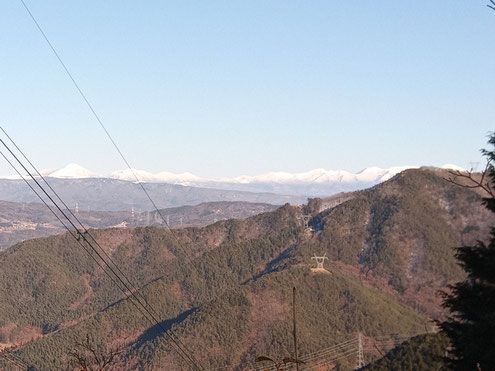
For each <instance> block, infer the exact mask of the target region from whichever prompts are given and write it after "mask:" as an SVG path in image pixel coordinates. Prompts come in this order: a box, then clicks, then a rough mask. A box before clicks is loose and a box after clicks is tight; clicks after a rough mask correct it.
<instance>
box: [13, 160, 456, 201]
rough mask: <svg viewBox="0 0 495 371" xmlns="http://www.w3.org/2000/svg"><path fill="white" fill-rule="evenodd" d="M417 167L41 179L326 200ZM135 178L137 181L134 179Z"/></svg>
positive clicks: (73, 173) (127, 172) (73, 169)
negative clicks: (104, 180) (173, 186)
mask: <svg viewBox="0 0 495 371" xmlns="http://www.w3.org/2000/svg"><path fill="white" fill-rule="evenodd" d="M416 168H418V166H394V167H390V168H387V169H382V168H380V167H376V166H372V167H367V168H364V169H363V170H361V171H359V172H356V173H353V172H350V171H345V170H326V169H323V168H318V169H313V170H309V171H306V172H300V173H289V172H283V171H276V172H268V173H264V174H259V175H241V176H237V177H233V178H217V179H207V178H200V177H198V176H196V175H194V174H191V173H187V172H185V173H181V174H176V173H171V172H167V171H162V172H158V173H151V172H149V171H145V170H139V169H132V170H131V169H124V170H117V171H113V172H112V173H110V175H107V176H102V175H98V174H96V173H94V172H92V171H90V170H88V169H86V168H84V167H82V166H80V165H78V164H74V163H71V164H68V165H67V166H65V167H64V168H62V169H59V170H55V171H53V170H52V171H43V172H42V174H43V175H44V176H49V177H52V178H61V179H87V178H109V179H117V180H124V181H130V182H136V181H137V179H138V180H139V182H143V183H168V184H176V185H182V186H191V187H202V188H215V189H222V190H235V191H247V192H257V193H266V192H269V193H277V194H282V195H292V196H305V197H306V196H309V197H315V196H320V197H321V196H330V195H332V194H336V193H339V192H350V191H355V190H358V189H364V188H368V187H371V186H373V185H376V184H378V183H382V182H384V181H386V180H389V179H390V178H392V177H393V176H394V175H396V174H398V173H400V172H402V171H404V170H406V169H416ZM441 168H442V169H452V170H459V171H464V169H463V168H461V167H459V166H457V165H452V164H448V165H444V166H442V167H441ZM136 177H137V179H136ZM3 178H4V179H20V177H18V176H10V177H3Z"/></svg>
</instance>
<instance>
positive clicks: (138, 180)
mask: <svg viewBox="0 0 495 371" xmlns="http://www.w3.org/2000/svg"><path fill="white" fill-rule="evenodd" d="M20 1H21V3H22V5H24V8H26V10H27V12H28V13H29V15H30V17H31V19H32V20H33V22H34V23H35V25H36V27H37V28H38V30H39V31H40V33H41V35H43V38H44V39H45V41H46V42H47V44H48V45H49V46H50V49H51V50H52V51H53V54H55V56H56V57H57V59H58V61H59V62H60V64H61V65H62V67H63V68H64V70H65V72H66V73H67V75H68V76H69V78H70V80H71V81H72V83H73V84H74V86H75V87H76V89H77V91H78V92H79V94H80V95H81V97H82V98H83V100H84V102H85V103H86V105H87V106H88V108H89V109H90V111H91V112H92V113H93V116H94V117H95V118H96V121H98V123H99V124H100V126H101V128H102V129H103V131H104V132H105V134H106V135H107V137H108V139H110V142H111V143H112V144H113V146H114V147H115V149H116V150H117V152H118V153H119V155H120V157H121V158H122V160H123V161H124V163H125V164H126V166H127V167H128V169H129V170H130V171H131V173H132V175H133V176H134V178H135V179H136V182H137V183H138V184H139V186H140V187H141V189H142V190H143V192H144V193H145V194H146V197H147V198H148V200H149V201H150V202H151V204H152V205H153V207H154V209H155V210H156V211H157V213H158V215H160V218H161V219H162V221H163V222H164V224H165V225H166V227H167V228H168V230H169V231H170V233H171V234H172V236H173V238H174V239H175V240H176V242H177V243H178V244H179V246H180V247H181V249H182V251H183V252H184V254H185V256H186V258H187V259H188V260H189V263H190V264H191V265H192V266H193V267H194V268H195V269H196V271H198V272H199V269H198V267H197V266H196V265H195V264H194V262H193V261H192V259H191V258H190V257H189V255H188V253H187V251H186V249H185V248H184V246H182V243H181V242H180V241H179V239H178V238H177V236H176V235H175V233H174V232H173V231H172V228H170V225H169V224H168V223H167V221H166V220H165V218H164V216H163V215H162V213H161V211H160V210H159V209H158V207H157V205H156V203H155V201H153V199H152V198H151V196H150V194H149V193H148V191H147V190H146V188H145V187H144V185H143V183H142V182H141V181H140V179H139V178H138V176H137V174H136V172H135V171H134V169H133V168H132V167H131V165H130V164H129V162H128V161H127V159H126V158H125V156H124V154H123V153H122V151H121V150H120V148H119V146H118V145H117V143H116V142H115V141H114V139H113V138H112V136H111V135H110V133H109V131H108V130H107V128H106V127H105V125H103V122H102V120H101V119H100V117H99V116H98V114H97V113H96V111H95V109H94V108H93V106H92V104H91V103H90V102H89V100H88V99H87V98H86V95H85V94H84V92H83V91H82V89H81V88H80V87H79V84H78V83H77V82H76V80H75V79H74V77H73V76H72V74H71V72H70V71H69V69H68V68H67V66H66V65H65V63H64V62H63V60H62V58H61V57H60V55H59V54H58V53H57V50H56V49H55V47H54V46H53V45H52V43H51V42H50V40H49V39H48V37H47V36H46V34H45V32H44V31H43V29H42V28H41V26H40V24H39V23H38V21H37V20H36V18H35V17H34V15H33V13H31V11H30V10H29V8H28V6H27V5H26V3H25V2H24V0H20Z"/></svg>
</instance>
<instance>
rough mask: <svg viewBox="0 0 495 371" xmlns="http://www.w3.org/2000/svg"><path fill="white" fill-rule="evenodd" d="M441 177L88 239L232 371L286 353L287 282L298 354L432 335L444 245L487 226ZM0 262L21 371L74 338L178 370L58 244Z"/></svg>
mask: <svg viewBox="0 0 495 371" xmlns="http://www.w3.org/2000/svg"><path fill="white" fill-rule="evenodd" d="M446 175H447V173H446V172H445V171H441V170H434V169H418V170H407V171H404V172H402V173H400V174H398V175H397V176H395V177H394V178H392V179H391V180H389V181H387V182H385V183H382V184H380V185H378V186H375V187H374V188H371V189H368V190H364V191H359V192H354V193H351V194H345V195H337V196H334V197H332V198H330V199H313V200H310V202H309V203H308V204H307V205H305V206H289V205H286V206H284V207H281V208H279V209H277V210H274V211H271V212H266V213H263V214H260V215H256V216H253V217H250V218H248V219H245V220H228V221H221V222H217V223H214V224H211V225H208V226H206V227H203V228H183V229H178V230H174V234H175V237H176V238H174V236H173V235H172V234H171V233H170V231H168V230H166V229H163V228H158V227H145V228H140V227H139V228H128V229H108V230H93V231H91V233H93V234H94V235H95V236H96V239H97V240H98V242H99V244H100V245H101V246H103V247H104V248H105V249H106V251H107V252H108V253H109V254H110V255H111V256H112V258H113V259H114V261H115V262H116V263H117V264H118V266H119V267H120V268H121V269H122V271H123V272H124V273H125V274H126V275H127V276H128V277H131V279H132V281H133V283H134V285H135V286H136V287H138V288H139V290H140V292H141V293H142V294H143V295H144V297H145V298H146V300H147V301H148V302H149V303H150V304H151V305H152V306H153V307H154V308H155V309H156V311H157V312H158V314H159V318H160V320H161V321H162V322H161V324H162V326H164V327H166V328H171V329H173V331H174V332H175V333H176V334H177V335H178V337H179V338H180V339H181V341H182V342H183V343H184V344H185V346H186V347H187V349H188V350H189V351H190V352H191V353H192V354H194V356H195V357H196V358H197V359H198V361H199V362H200V364H201V365H202V366H203V367H204V368H207V369H209V368H216V367H224V366H228V368H230V369H235V370H241V369H246V368H249V367H253V366H254V365H255V363H254V360H255V358H256V357H257V356H260V355H266V356H271V357H275V358H283V357H287V356H290V355H292V349H293V343H292V333H291V329H292V327H291V326H292V322H291V321H292V318H291V302H292V297H291V294H292V287H293V286H295V287H296V288H297V290H298V299H297V305H298V306H297V316H298V340H299V354H300V356H304V355H305V354H309V353H312V352H316V351H319V350H321V349H324V348H328V347H331V346H333V345H336V344H339V343H342V342H344V341H347V340H348V339H352V338H355V336H356V334H357V333H358V332H361V333H362V334H363V336H365V337H366V338H367V339H369V340H370V341H373V339H378V338H379V337H381V336H384V335H388V334H406V335H410V336H412V335H414V334H420V333H424V332H426V331H428V332H432V331H434V325H433V324H432V322H431V319H441V318H443V317H444V314H445V313H444V311H443V310H442V308H441V305H440V304H441V298H440V297H439V296H438V293H437V291H438V290H439V289H445V288H446V285H447V284H449V283H452V282H454V281H456V280H459V279H462V278H463V277H464V274H463V272H462V270H461V268H460V267H459V266H458V265H457V264H456V261H455V258H454V248H455V247H458V246H460V245H461V244H462V243H469V242H471V241H475V240H477V239H480V240H484V239H486V238H487V237H488V233H489V229H490V226H491V225H492V224H493V217H492V216H491V215H490V214H489V213H488V212H487V211H486V209H485V208H484V207H483V206H482V205H481V198H480V196H479V195H478V194H477V193H476V192H475V191H472V190H469V189H465V188H461V187H457V186H455V185H453V184H450V183H448V182H447V181H445V180H444V177H446ZM179 242H180V244H179ZM183 248H184V249H183ZM325 253H326V255H327V256H328V257H329V261H327V262H326V263H325V266H326V268H327V270H328V273H324V272H318V271H314V270H311V268H312V267H313V266H314V263H313V262H312V261H311V257H312V256H313V255H314V254H317V255H323V254H325ZM0 266H1V267H2V270H1V271H0V342H1V343H3V344H4V345H11V344H16V345H19V347H18V349H17V350H15V354H16V355H17V356H18V357H20V358H21V359H23V360H24V361H25V362H26V363H27V364H29V365H32V366H33V367H34V369H36V370H53V369H60V368H63V367H65V366H66V365H67V363H68V353H69V352H70V351H71V349H73V347H74V344H75V343H76V342H78V341H81V340H82V339H84V338H85V336H86V335H87V334H90V335H91V336H92V337H93V338H94V339H95V341H96V342H99V343H101V344H105V345H107V346H115V345H119V344H122V345H124V346H125V353H124V354H123V355H122V357H121V359H120V361H119V364H118V368H119V369H127V370H130V369H136V368H138V369H145V370H155V369H156V370H158V369H187V367H186V365H184V364H183V362H182V361H181V359H180V358H179V356H178V355H177V353H175V352H174V351H173V350H171V346H170V344H169V343H168V342H167V339H166V338H165V337H164V336H163V334H162V331H161V330H160V329H159V327H158V326H156V325H155V326H152V325H151V324H150V323H149V322H147V321H146V320H145V319H144V318H143V317H142V315H140V314H139V312H138V311H137V309H136V307H134V306H133V305H132V304H131V303H129V301H128V300H123V295H122V293H121V292H119V291H118V289H116V288H115V286H114V285H113V283H112V282H111V281H110V280H109V279H108V277H107V276H106V275H105V274H104V272H102V271H101V269H100V268H98V267H97V266H96V264H95V263H94V262H93V261H92V260H91V258H90V257H89V256H88V255H87V254H86V252H84V251H83V250H82V249H81V247H80V246H79V245H78V244H76V243H75V241H74V240H73V239H72V237H71V236H70V235H68V234H65V235H61V236H52V237H48V238H41V239H35V240H29V241H25V242H23V243H20V244H18V245H16V246H14V247H12V248H9V249H8V250H6V251H3V252H0ZM386 351H388V349H385V350H384V352H386ZM379 355H380V353H379V352H378V351H376V350H373V349H368V350H367V351H366V353H365V358H366V360H367V361H371V360H372V359H376V358H378V357H379ZM355 362H356V359H355V357H354V356H349V357H346V358H342V359H341V360H339V361H338V364H339V367H340V369H352V368H353V367H354V365H355ZM2 367H5V368H7V369H9V367H13V366H9V365H8V364H4V365H2ZM323 369H324V368H323ZM373 369H375V368H373Z"/></svg>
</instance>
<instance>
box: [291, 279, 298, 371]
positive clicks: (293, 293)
mask: <svg viewBox="0 0 495 371" xmlns="http://www.w3.org/2000/svg"><path fill="white" fill-rule="evenodd" d="M292 319H293V322H294V332H293V335H294V356H295V360H296V370H297V371H299V362H298V358H297V331H296V288H295V287H293V288H292Z"/></svg>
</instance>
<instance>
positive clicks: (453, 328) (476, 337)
mask: <svg viewBox="0 0 495 371" xmlns="http://www.w3.org/2000/svg"><path fill="white" fill-rule="evenodd" d="M488 143H489V144H490V145H491V146H492V150H491V151H489V150H482V153H483V155H484V156H485V157H486V159H487V166H486V168H485V171H484V172H483V173H482V175H481V177H479V176H478V177H477V176H476V174H473V173H472V172H468V173H462V172H456V174H454V178H451V181H452V182H454V183H455V184H460V185H462V186H464V187H469V188H480V189H483V190H484V191H485V192H486V193H487V197H486V198H484V199H483V201H484V204H485V206H486V207H487V208H488V209H489V210H490V211H491V212H493V213H495V196H494V191H493V189H492V188H493V185H494V184H495V169H494V166H493V163H494V162H495V150H494V149H493V147H495V134H491V136H490V139H489V142H488ZM459 177H460V178H463V179H462V182H459ZM490 236H491V239H490V242H489V243H488V244H485V243H483V242H481V241H478V242H477V243H476V244H475V245H473V246H463V247H460V248H458V249H457V253H456V257H457V259H458V261H459V264H460V265H461V266H462V267H463V268H464V270H465V271H466V273H467V278H466V280H464V281H462V282H459V283H457V284H455V285H453V286H451V287H450V288H451V289H452V291H451V293H450V294H444V303H443V305H444V307H446V308H448V309H449V310H450V316H449V317H448V319H447V320H446V321H445V322H443V323H441V325H440V327H441V329H442V330H443V332H445V333H446V334H447V336H448V337H449V338H450V342H451V349H450V351H449V353H448V359H447V361H448V363H449V365H450V366H452V367H453V368H454V369H456V370H480V369H481V370H494V369H495V228H492V230H491V235H490Z"/></svg>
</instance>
